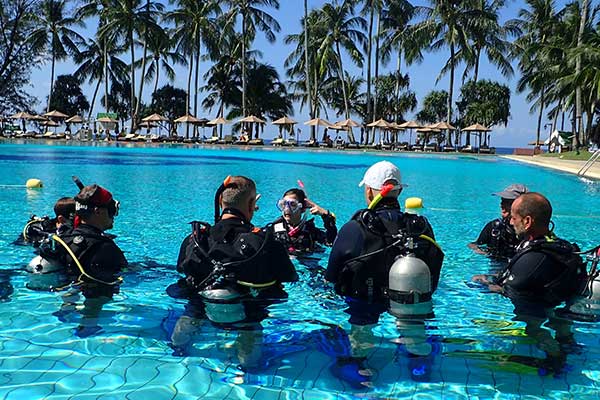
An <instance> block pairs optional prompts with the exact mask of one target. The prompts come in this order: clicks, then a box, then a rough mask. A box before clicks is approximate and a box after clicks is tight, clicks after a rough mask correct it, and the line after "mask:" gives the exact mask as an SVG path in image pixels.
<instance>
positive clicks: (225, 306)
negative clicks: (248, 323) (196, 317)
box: [199, 288, 246, 324]
mask: <svg viewBox="0 0 600 400" xmlns="http://www.w3.org/2000/svg"><path fill="white" fill-rule="evenodd" d="M199 294H200V296H202V297H203V298H204V300H205V301H204V304H205V305H206V309H205V310H206V317H207V318H208V319H209V320H210V321H212V322H215V323H217V324H232V323H235V322H240V321H243V320H244V319H245V318H246V313H245V312H244V305H243V304H242V302H241V301H240V294H239V293H238V292H237V291H235V290H233V289H230V288H219V289H206V290H202V291H200V293H199Z"/></svg>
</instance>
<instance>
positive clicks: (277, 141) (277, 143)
mask: <svg viewBox="0 0 600 400" xmlns="http://www.w3.org/2000/svg"><path fill="white" fill-rule="evenodd" d="M285 144H286V143H285V140H283V138H277V139H275V140H273V141H272V142H271V145H272V146H284V145H285Z"/></svg>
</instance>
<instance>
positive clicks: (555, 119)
mask: <svg viewBox="0 0 600 400" xmlns="http://www.w3.org/2000/svg"><path fill="white" fill-rule="evenodd" d="M561 108H562V99H558V105H557V106H556V112H555V113H554V116H553V120H552V132H554V131H555V130H556V125H557V124H558V114H560V109H561Z"/></svg>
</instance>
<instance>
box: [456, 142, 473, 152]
mask: <svg viewBox="0 0 600 400" xmlns="http://www.w3.org/2000/svg"><path fill="white" fill-rule="evenodd" d="M459 151H460V152H461V153H472V152H473V147H472V146H471V145H470V144H469V145H466V146H463V147H461V148H460V150H459Z"/></svg>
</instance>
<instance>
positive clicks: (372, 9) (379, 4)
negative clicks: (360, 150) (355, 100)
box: [361, 0, 383, 121]
mask: <svg viewBox="0 0 600 400" xmlns="http://www.w3.org/2000/svg"><path fill="white" fill-rule="evenodd" d="M382 9H383V0H364V5H363V9H362V11H361V15H362V16H366V15H368V16H369V28H368V38H367V118H366V120H367V121H372V120H373V116H372V113H371V105H372V104H371V79H372V74H371V64H372V60H373V41H374V39H375V36H378V35H379V25H380V24H379V21H380V20H381V10H382ZM375 14H377V33H376V34H375V35H374V34H373V25H374V19H375ZM377 43H379V41H378V42H377ZM375 63H378V60H377V55H375ZM375 97H377V95H376V96H375Z"/></svg>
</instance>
